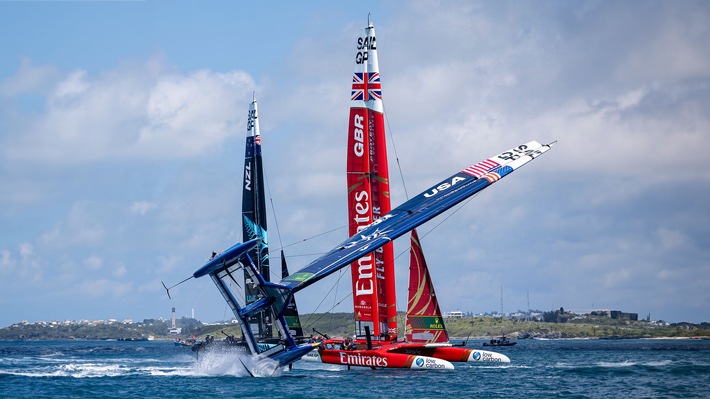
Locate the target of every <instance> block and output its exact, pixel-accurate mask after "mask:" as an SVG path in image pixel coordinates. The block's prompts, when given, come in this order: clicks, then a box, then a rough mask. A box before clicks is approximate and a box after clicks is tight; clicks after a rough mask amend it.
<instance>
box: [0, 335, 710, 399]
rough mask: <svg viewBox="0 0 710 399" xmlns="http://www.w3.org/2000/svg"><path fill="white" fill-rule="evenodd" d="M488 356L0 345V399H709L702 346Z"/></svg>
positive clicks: (593, 347)
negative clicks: (269, 369) (255, 354)
mask: <svg viewBox="0 0 710 399" xmlns="http://www.w3.org/2000/svg"><path fill="white" fill-rule="evenodd" d="M481 343H482V341H471V342H470V343H469V346H471V347H478V348H481V346H480V344H481ZM496 349H497V351H498V352H502V353H505V354H506V355H508V356H509V357H510V358H511V363H509V364H504V365H495V364H494V365H491V364H488V365H487V364H467V363H457V364H455V366H456V369H455V370H444V371H410V370H393V369H389V370H387V369H385V370H370V369H366V368H353V369H351V370H347V369H345V368H342V367H340V366H329V365H324V364H316V363H307V362H302V361H301V362H297V363H296V364H295V365H294V368H293V370H290V371H289V370H282V371H278V372H277V374H276V375H275V376H271V377H261V378H252V377H250V376H249V375H248V373H247V372H246V371H245V370H244V366H242V365H241V363H240V362H239V361H238V360H237V359H236V358H234V357H229V356H212V357H209V356H205V357H202V358H201V359H200V360H199V361H197V360H196V359H195V357H194V356H193V354H192V351H190V350H189V348H181V347H177V346H174V345H173V344H172V343H171V342H105V341H52V342H0V397H2V398H84V397H85V398H123V399H125V398H158V397H159V398H203V397H220V398H279V399H288V398H374V397H382V398H387V399H395V398H423V397H426V398H449V399H452V398H466V397H483V398H503V397H505V398H558V397H559V398H710V340H544V341H543V340H539V341H538V340H520V341H518V344H517V345H516V346H513V347H505V348H496ZM243 360H244V361H245V363H246V364H247V365H249V364H250V363H249V359H243Z"/></svg>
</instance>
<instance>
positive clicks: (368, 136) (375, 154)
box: [347, 25, 397, 340]
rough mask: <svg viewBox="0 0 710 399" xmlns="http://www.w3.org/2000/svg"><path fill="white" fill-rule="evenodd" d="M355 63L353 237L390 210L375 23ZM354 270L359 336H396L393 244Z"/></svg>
mask: <svg viewBox="0 0 710 399" xmlns="http://www.w3.org/2000/svg"><path fill="white" fill-rule="evenodd" d="M355 62H356V71H355V73H354V75H353V80H352V91H351V98H350V99H351V108H350V120H349V127H348V155H347V182H348V219H349V234H350V236H353V235H355V234H357V233H359V232H360V231H361V230H362V229H363V228H365V227H366V226H369V225H370V224H371V223H373V222H374V221H375V220H377V219H379V218H380V217H381V216H383V215H385V214H387V213H388V212H389V211H390V210H391V204H390V195H389V171H388V168H387V149H386V140H385V127H384V115H383V113H382V111H383V106H382V85H381V83H380V74H379V67H378V64H377V45H376V40H375V28H374V27H373V26H372V25H369V26H368V27H367V29H365V34H364V35H362V36H361V37H359V38H358V40H357V52H356V57H355ZM351 271H352V281H353V283H352V289H353V305H354V310H355V324H356V326H355V333H356V335H358V336H360V337H364V336H365V327H369V329H370V332H371V333H372V336H373V338H374V339H375V340H390V339H396V337H397V306H396V302H397V301H396V297H395V286H394V249H393V247H392V244H391V243H390V244H386V245H385V246H383V247H382V248H380V249H378V250H377V251H375V252H373V253H370V254H367V255H365V256H364V257H362V258H360V259H358V260H357V261H355V262H354V263H353V264H352V266H351Z"/></svg>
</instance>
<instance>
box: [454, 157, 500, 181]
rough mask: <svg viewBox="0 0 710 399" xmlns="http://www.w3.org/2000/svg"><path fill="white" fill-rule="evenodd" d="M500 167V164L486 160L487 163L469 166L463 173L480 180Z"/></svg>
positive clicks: (482, 162)
mask: <svg viewBox="0 0 710 399" xmlns="http://www.w3.org/2000/svg"><path fill="white" fill-rule="evenodd" d="M498 165H499V164H498V162H496V161H494V160H492V159H486V160H485V161H481V162H479V163H477V164H475V165H473V166H469V167H468V168H466V169H464V170H463V172H464V173H467V174H469V175H471V176H474V177H476V178H478V179H480V178H481V176H483V175H485V174H486V173H488V172H490V171H491V170H493V168H495V167H496V166H498Z"/></svg>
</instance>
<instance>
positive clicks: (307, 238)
mask: <svg viewBox="0 0 710 399" xmlns="http://www.w3.org/2000/svg"><path fill="white" fill-rule="evenodd" d="M346 227H348V226H347V225H342V226H340V227H336V228H334V229H332V230H328V231H325V232H323V233H320V234H316V235H314V236H311V237H306V238H304V239H302V240H301V241H295V242H293V243H291V244H288V245H284V246H282V247H281V248H276V249H284V248H288V247H292V246H294V245H296V244H301V243H303V242H306V241H309V240H312V239H314V238H317V237H320V236H323V235H326V234H330V233H332V232H334V231H338V230H340V229H344V228H346Z"/></svg>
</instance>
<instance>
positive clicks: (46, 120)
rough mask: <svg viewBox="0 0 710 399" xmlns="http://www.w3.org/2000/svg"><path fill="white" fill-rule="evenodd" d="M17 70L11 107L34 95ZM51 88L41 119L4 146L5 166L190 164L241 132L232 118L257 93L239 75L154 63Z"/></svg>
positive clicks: (70, 78)
mask: <svg viewBox="0 0 710 399" xmlns="http://www.w3.org/2000/svg"><path fill="white" fill-rule="evenodd" d="M22 68H25V69H26V67H24V65H23V66H21V71H19V72H18V73H17V74H16V75H15V76H13V77H11V78H9V79H8V80H6V81H5V82H4V83H3V84H4V87H7V89H6V90H5V92H6V93H7V95H10V96H11V97H10V104H14V103H13V100H17V101H19V96H20V95H21V94H22V93H23V90H29V89H30V88H31V87H29V86H28V85H27V84H23V83H22V81H24V80H25V79H27V78H26V77H25V76H24V75H25V74H26V73H24V72H23V69H22ZM52 85H53V88H52V90H51V92H49V93H47V94H46V109H45V110H44V112H43V114H42V115H40V116H39V117H38V118H34V119H32V120H30V121H29V122H26V126H23V129H22V131H17V132H14V136H13V137H10V138H9V140H8V143H7V145H6V146H5V149H4V157H5V158H6V159H13V160H32V161H37V162H52V163H54V164H75V163H86V162H96V161H99V160H107V159H118V160H121V159H175V158H182V157H194V156H196V155H201V154H203V153H205V152H209V151H211V150H214V148H215V147H217V146H219V145H220V144H221V143H222V142H223V141H224V140H225V139H226V138H227V137H228V136H229V135H231V134H233V132H234V130H236V129H235V127H236V126H240V127H241V126H242V125H243V124H242V123H241V122H242V121H243V120H244V115H245V114H246V113H236V112H235V109H236V105H237V104H241V103H243V102H245V101H246V99H247V98H249V97H251V93H252V92H253V90H254V88H255V83H254V81H253V79H252V78H251V77H250V76H249V75H248V74H247V73H245V72H243V71H230V72H226V73H219V72H213V71H210V70H207V69H203V70H198V71H194V72H189V73H181V72H178V71H175V70H171V69H169V68H167V67H166V66H164V65H163V64H162V61H160V60H159V59H152V60H149V61H148V62H146V63H145V64H142V65H123V66H119V67H116V68H115V69H113V70H108V71H105V72H102V73H100V74H98V75H92V74H89V73H88V72H87V71H85V70H74V71H70V72H67V73H64V74H61V75H60V76H58V77H55V78H54V79H53V80H52Z"/></svg>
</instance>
